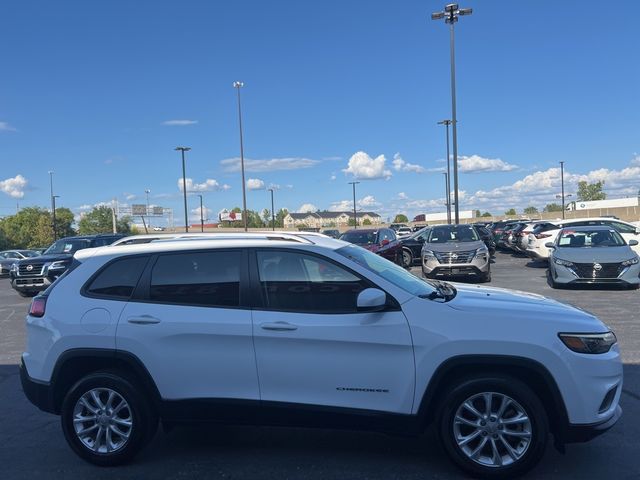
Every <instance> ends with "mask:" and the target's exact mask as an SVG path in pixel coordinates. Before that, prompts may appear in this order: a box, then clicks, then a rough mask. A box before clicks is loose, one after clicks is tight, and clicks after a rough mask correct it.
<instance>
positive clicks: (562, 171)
mask: <svg viewBox="0 0 640 480" xmlns="http://www.w3.org/2000/svg"><path fill="white" fill-rule="evenodd" d="M560 184H561V185H562V193H561V195H562V219H563V220H564V162H560Z"/></svg>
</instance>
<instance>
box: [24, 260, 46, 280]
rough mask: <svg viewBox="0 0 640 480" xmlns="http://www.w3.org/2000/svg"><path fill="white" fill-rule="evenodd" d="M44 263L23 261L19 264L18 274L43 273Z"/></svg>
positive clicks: (32, 274) (27, 275) (37, 274)
mask: <svg viewBox="0 0 640 480" xmlns="http://www.w3.org/2000/svg"><path fill="white" fill-rule="evenodd" d="M43 269H44V263H21V264H19V265H18V275H19V276H21V277H38V276H40V275H42V270H43Z"/></svg>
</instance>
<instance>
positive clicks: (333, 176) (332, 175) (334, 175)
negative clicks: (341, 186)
mask: <svg viewBox="0 0 640 480" xmlns="http://www.w3.org/2000/svg"><path fill="white" fill-rule="evenodd" d="M330 178H331V180H332V181H333V180H335V179H336V178H337V177H336V174H335V173H332V174H331V177H330Z"/></svg>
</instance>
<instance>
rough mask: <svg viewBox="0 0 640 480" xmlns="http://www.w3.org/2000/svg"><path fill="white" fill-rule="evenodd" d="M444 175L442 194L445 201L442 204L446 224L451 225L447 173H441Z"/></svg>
mask: <svg viewBox="0 0 640 480" xmlns="http://www.w3.org/2000/svg"><path fill="white" fill-rule="evenodd" d="M442 174H443V175H444V194H445V195H446V200H445V202H444V205H445V207H447V223H448V224H449V225H451V193H450V192H449V173H448V172H442Z"/></svg>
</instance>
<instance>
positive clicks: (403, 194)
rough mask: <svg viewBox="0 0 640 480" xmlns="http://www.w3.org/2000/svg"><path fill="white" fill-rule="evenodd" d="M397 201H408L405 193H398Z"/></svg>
mask: <svg viewBox="0 0 640 480" xmlns="http://www.w3.org/2000/svg"><path fill="white" fill-rule="evenodd" d="M398 200H409V197H408V196H407V194H406V193H404V192H400V193H399V194H398Z"/></svg>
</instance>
